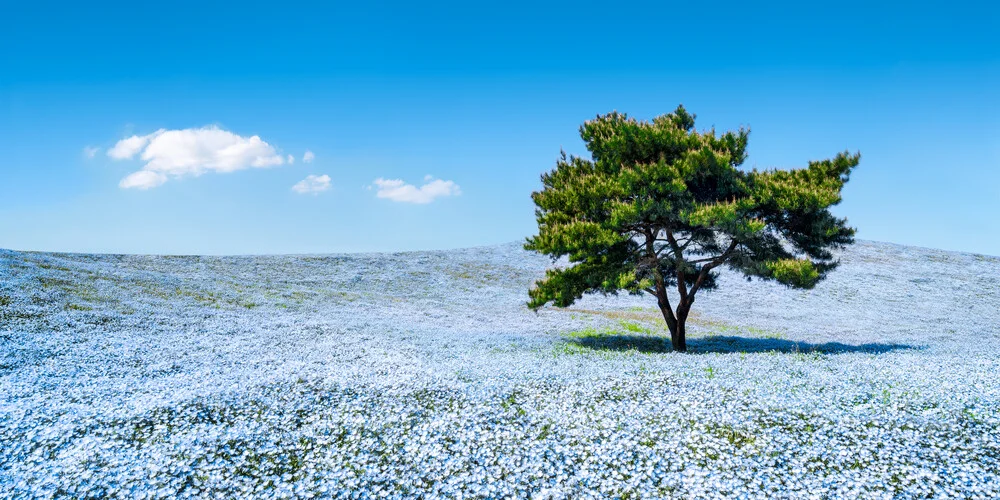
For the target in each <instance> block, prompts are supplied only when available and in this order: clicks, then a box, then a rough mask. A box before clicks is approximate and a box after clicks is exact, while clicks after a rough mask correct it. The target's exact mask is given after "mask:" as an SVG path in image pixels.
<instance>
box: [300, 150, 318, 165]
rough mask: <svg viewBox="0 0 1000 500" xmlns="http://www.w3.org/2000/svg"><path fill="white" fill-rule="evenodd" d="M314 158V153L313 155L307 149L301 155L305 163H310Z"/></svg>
mask: <svg viewBox="0 0 1000 500" xmlns="http://www.w3.org/2000/svg"><path fill="white" fill-rule="evenodd" d="M315 159H316V155H314V154H313V152H312V151H309V150H308V149H307V150H306V154H304V155H302V161H304V162H306V163H312V161H313V160H315Z"/></svg>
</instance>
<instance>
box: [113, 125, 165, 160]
mask: <svg viewBox="0 0 1000 500" xmlns="http://www.w3.org/2000/svg"><path fill="white" fill-rule="evenodd" d="M163 132H165V131H164V130H163V129H160V130H157V131H156V132H153V133H152V134H149V135H141V136H140V135H133V136H132V137H129V138H127V139H122V140H120V141H118V142H117V143H115V145H114V147H112V148H111V149H109V150H108V156H110V157H111V158H113V159H115V160H128V159H131V158H132V157H133V156H135V155H136V153H138V152H139V151H142V148H144V147H146V144H148V143H149V140H150V139H152V138H153V137H155V136H157V135H159V134H162V133H163Z"/></svg>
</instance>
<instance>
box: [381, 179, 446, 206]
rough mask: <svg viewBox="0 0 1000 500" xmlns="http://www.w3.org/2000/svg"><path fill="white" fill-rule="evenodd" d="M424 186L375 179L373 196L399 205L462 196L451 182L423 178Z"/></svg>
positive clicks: (396, 180) (399, 180) (397, 180)
mask: <svg viewBox="0 0 1000 500" xmlns="http://www.w3.org/2000/svg"><path fill="white" fill-rule="evenodd" d="M424 181H425V183H424V185H422V186H420V187H417V186H414V185H413V184H407V183H405V182H403V180H402V179H383V178H381V177H379V178H378V179H375V182H374V185H375V187H376V188H377V191H376V193H375V195H376V196H377V197H379V198H385V199H388V200H392V201H395V202H399V203H418V204H426V203H430V202H432V201H434V200H435V199H436V198H439V197H443V196H458V195H460V194H462V190H461V188H459V186H458V184H455V183H454V182H452V181H444V180H441V179H433V178H432V177H431V176H427V177H424Z"/></svg>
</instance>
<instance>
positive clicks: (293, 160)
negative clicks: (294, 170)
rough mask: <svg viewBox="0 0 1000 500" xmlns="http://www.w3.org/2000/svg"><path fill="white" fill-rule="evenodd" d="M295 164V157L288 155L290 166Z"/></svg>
mask: <svg viewBox="0 0 1000 500" xmlns="http://www.w3.org/2000/svg"><path fill="white" fill-rule="evenodd" d="M293 163H295V157H294V156H292V155H288V164H289V165H291V164H293Z"/></svg>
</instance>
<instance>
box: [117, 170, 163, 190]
mask: <svg viewBox="0 0 1000 500" xmlns="http://www.w3.org/2000/svg"><path fill="white" fill-rule="evenodd" d="M164 182H167V176H165V175H163V174H161V173H159V172H152V171H150V170H140V171H138V172H133V173H131V174H129V175H127V176H126V177H125V178H124V179H122V180H121V182H119V183H118V187H120V188H122V189H132V188H135V189H142V190H146V189H149V188H154V187H156V186H159V185H160V184H163V183H164Z"/></svg>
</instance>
